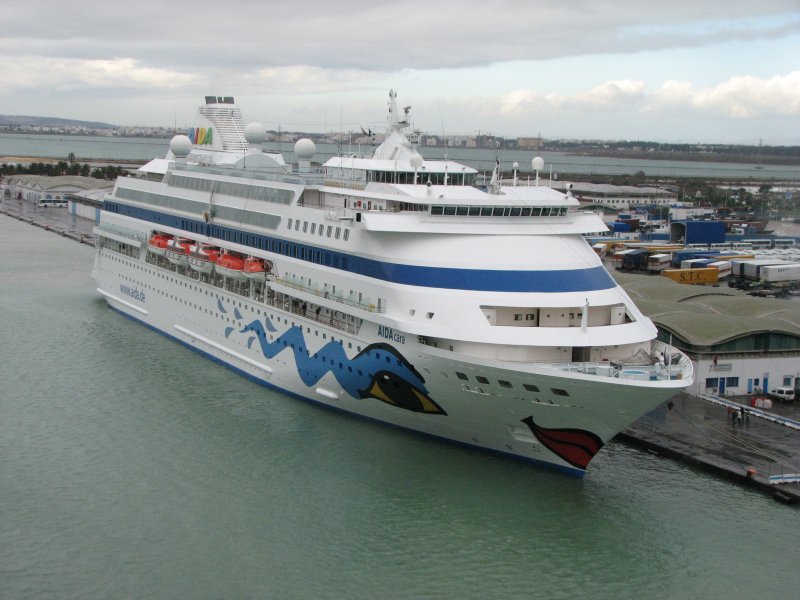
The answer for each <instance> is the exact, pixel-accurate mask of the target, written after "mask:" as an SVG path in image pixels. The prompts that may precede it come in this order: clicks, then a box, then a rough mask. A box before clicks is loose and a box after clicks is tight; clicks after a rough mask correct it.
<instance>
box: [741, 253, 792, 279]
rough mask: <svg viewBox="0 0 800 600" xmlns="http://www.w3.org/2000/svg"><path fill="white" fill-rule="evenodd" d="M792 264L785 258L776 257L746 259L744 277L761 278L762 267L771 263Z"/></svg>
mask: <svg viewBox="0 0 800 600" xmlns="http://www.w3.org/2000/svg"><path fill="white" fill-rule="evenodd" d="M785 264H790V263H788V262H787V261H785V260H780V259H776V258H762V259H757V260H746V261H744V263H743V267H742V277H745V278H747V279H760V276H761V268H762V267H767V266H770V265H785Z"/></svg>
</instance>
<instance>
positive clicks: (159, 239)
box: [147, 231, 172, 256]
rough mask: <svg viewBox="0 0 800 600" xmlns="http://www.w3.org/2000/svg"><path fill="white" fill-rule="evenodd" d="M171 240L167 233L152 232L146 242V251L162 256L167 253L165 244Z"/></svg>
mask: <svg viewBox="0 0 800 600" xmlns="http://www.w3.org/2000/svg"><path fill="white" fill-rule="evenodd" d="M171 239H172V236H171V235H169V234H168V233H160V232H158V231H154V232H153V235H151V236H150V238H149V239H148V240H147V250H148V251H150V252H151V253H153V254H157V255H159V256H164V254H166V252H167V243H169V241H170V240H171Z"/></svg>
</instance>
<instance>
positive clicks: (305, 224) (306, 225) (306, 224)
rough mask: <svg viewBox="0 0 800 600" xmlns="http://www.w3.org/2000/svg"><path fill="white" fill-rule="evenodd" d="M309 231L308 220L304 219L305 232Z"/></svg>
mask: <svg viewBox="0 0 800 600" xmlns="http://www.w3.org/2000/svg"><path fill="white" fill-rule="evenodd" d="M306 231H308V221H303V233H305V232H306Z"/></svg>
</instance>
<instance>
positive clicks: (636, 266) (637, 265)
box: [621, 248, 649, 271]
mask: <svg viewBox="0 0 800 600" xmlns="http://www.w3.org/2000/svg"><path fill="white" fill-rule="evenodd" d="M648 256H649V255H648V253H647V250H642V249H641V248H638V249H636V250H632V251H631V252H628V253H627V254H625V255H624V256H623V257H622V267H621V268H622V269H624V270H625V271H641V270H643V269H645V268H646V267H647V257H648Z"/></svg>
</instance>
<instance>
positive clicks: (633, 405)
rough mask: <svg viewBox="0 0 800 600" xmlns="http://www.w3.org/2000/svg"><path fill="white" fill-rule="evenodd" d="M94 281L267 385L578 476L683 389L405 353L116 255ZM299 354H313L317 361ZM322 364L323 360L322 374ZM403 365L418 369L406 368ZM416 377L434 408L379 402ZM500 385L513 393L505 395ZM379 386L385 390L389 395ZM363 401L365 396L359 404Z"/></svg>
mask: <svg viewBox="0 0 800 600" xmlns="http://www.w3.org/2000/svg"><path fill="white" fill-rule="evenodd" d="M142 254H143V255H144V252H143V253H142ZM94 273H95V278H96V281H97V286H98V287H97V289H98V292H99V293H100V294H102V295H103V296H104V297H105V299H106V300H107V302H108V304H109V305H110V306H111V307H112V308H114V309H115V310H117V311H119V312H121V313H124V314H125V315H127V316H129V317H131V318H133V319H134V320H136V321H139V322H141V323H143V324H145V325H147V326H149V327H151V328H153V329H156V330H158V331H160V332H161V333H163V334H165V335H167V336H168V337H170V338H173V339H175V340H177V341H178V342H180V343H182V344H183V345H185V346H187V347H189V348H191V349H193V350H195V351H197V352H199V353H201V354H204V355H207V356H209V357H211V358H213V359H215V360H217V361H219V362H221V363H223V364H225V365H227V366H229V367H231V368H233V369H234V370H236V371H239V372H241V373H242V374H244V375H246V376H248V377H250V378H251V379H254V380H256V381H258V382H259V383H262V384H263V385H265V386H267V387H270V388H273V389H276V390H280V391H283V392H288V393H290V394H292V395H295V396H299V397H302V398H304V399H306V400H309V401H311V402H315V403H318V404H322V405H325V406H329V407H332V408H335V409H337V410H342V411H346V412H349V413H353V414H356V415H359V416H362V417H366V418H369V419H372V420H375V421H380V422H382V423H386V424H389V425H393V426H396V427H400V428H403V429H408V430H412V431H416V432H420V433H423V434H427V435H430V436H435V437H438V438H442V439H445V440H449V441H452V442H457V443H460V444H465V445H468V446H475V447H478V448H481V449H484V450H489V451H493V452H497V453H502V454H507V455H511V456H513V457H515V458H519V459H523V460H526V461H531V462H537V463H544V464H546V465H548V466H551V467H555V468H557V469H560V470H563V471H566V472H569V473H571V474H575V475H582V474H583V473H584V472H585V469H586V466H587V465H588V462H589V461H590V460H591V458H592V457H593V456H594V455H595V453H596V452H597V451H598V450H600V448H601V447H602V445H603V444H604V443H605V442H607V441H608V440H609V439H610V438H612V437H613V436H614V435H616V434H617V433H618V432H619V431H620V430H621V429H624V428H625V427H627V426H628V424H630V422H632V421H633V420H635V419H636V418H637V417H638V416H640V415H643V414H646V413H647V412H649V411H650V410H652V409H654V408H655V407H657V406H658V405H659V404H661V403H662V402H664V401H665V400H666V399H668V398H669V397H671V396H672V395H674V394H675V393H676V391H677V390H676V385H675V382H674V381H669V380H667V381H665V382H663V383H664V385H663V386H662V387H661V388H660V389H653V384H652V382H649V381H647V382H644V381H638V380H636V379H618V378H609V377H607V376H605V375H591V374H581V373H569V372H563V371H559V370H553V369H548V368H545V367H540V368H537V367H535V366H529V367H527V368H521V367H520V366H519V365H511V364H503V363H500V362H498V361H476V360H475V359H474V358H471V357H466V356H459V355H454V354H453V353H451V352H447V351H443V350H438V349H435V348H430V347H428V346H425V345H422V344H419V343H417V342H416V341H414V340H412V339H410V338H409V337H405V336H403V335H402V333H401V332H397V333H396V334H395V337H396V339H397V340H400V343H392V342H388V341H387V340H386V339H383V338H382V337H379V336H378V335H377V334H376V333H375V332H376V331H377V330H378V326H375V325H374V324H373V325H371V326H370V324H368V323H366V322H365V323H364V325H363V326H362V328H361V331H362V332H363V333H364V334H367V333H369V332H372V334H373V335H371V336H367V335H362V336H360V337H355V336H352V335H348V334H347V333H344V332H342V331H341V330H340V329H337V328H335V327H331V326H330V325H329V324H327V323H325V322H324V319H323V320H322V321H318V320H317V319H316V317H315V315H313V314H306V315H302V314H296V313H295V312H293V311H292V310H283V309H281V308H279V307H276V306H270V305H268V304H265V303H264V302H263V301H260V300H256V299H253V298H245V297H243V296H242V295H241V294H238V293H231V292H227V291H225V290H224V289H221V288H220V287H217V286H215V285H212V284H210V283H205V282H202V281H199V280H198V279H197V278H195V277H192V276H191V274H192V272H191V271H190V270H188V269H186V270H184V271H182V273H183V274H181V272H180V270H176V271H175V272H172V271H167V273H166V276H165V271H164V268H162V267H158V266H154V265H152V264H150V263H148V262H146V261H145V260H144V259H143V258H139V257H125V258H120V256H119V255H118V254H117V253H114V252H111V251H108V250H102V249H101V250H99V251H98V255H97V260H96V264H95V269H94ZM177 295H180V297H181V298H182V300H183V302H182V303H181V304H180V305H178V306H176V304H175V302H174V300H172V299H171V298H173V297H175V296H177ZM271 329H274V331H271ZM262 336H263V337H262ZM283 340H289V342H288V345H287V346H285V347H278V348H277V351H275V349H274V348H273V349H272V350H269V348H270V346H271V345H273V346H274V345H276V344H281V343H282V341H283ZM262 342H263V344H262ZM292 343H294V344H295V346H296V347H295V349H292V347H291V344H292ZM300 344H305V347H306V348H307V350H308V354H309V355H310V356H309V357H305V356H304V353H303V351H302V349H301V348H300V347H299V346H300ZM370 346H371V347H372V348H373V349H374V351H375V352H377V353H378V356H379V357H378V358H369V359H363V360H361V361H359V359H358V355H359V350H364V349H366V348H368V347H370ZM265 348H268V350H267V351H265ZM326 349H327V350H329V351H330V350H331V349H341V357H340V356H339V352H333V353H331V356H328V357H325V356H324V355H325V350H326ZM273 352H275V354H274V355H273ZM315 354H316V355H318V358H317V360H314V359H313V357H314V356H315ZM361 356H362V357H363V356H364V355H363V354H362V355H361ZM331 357H333V359H334V364H331V362H330V361H331ZM340 358H341V360H340ZM323 359H324V360H325V361H327V362H325V363H323V364H322V365H320V364H319V362H320V360H323ZM387 360H388V361H389V362H387ZM404 361H407V362H408V366H409V367H411V368H410V369H406V367H405V364H400V363H404ZM308 362H314V363H317V364H316V367H315V368H316V372H315V373H314V374H310V375H308V376H306V378H305V379H304V378H303V377H302V376H301V372H306V371H308V370H309V364H307V363H308ZM340 365H341V366H340ZM398 366H399V367H400V368H399V369H398ZM348 369H351V370H348ZM383 370H387V372H388V373H390V374H391V373H392V371H393V370H395V371H397V372H398V377H397V378H393V380H383V379H382V378H381V376H380V375H378V376H377V377H376V374H379V373H381V372H382V371H383ZM408 371H411V373H412V374H413V373H414V372H415V373H416V374H418V375H419V377H420V379H421V380H422V383H421V385H420V387H421V388H422V390H424V391H425V392H427V393H426V394H425V397H426V398H423V399H421V401H419V402H417V401H418V400H419V399H418V398H416V397H414V396H412V397H411V401H410V402H409V405H412V406H411V408H408V407H405V408H404V407H401V406H399V405H398V404H396V403H393V402H392V401H391V400H392V398H391V397H390V398H389V400H388V401H387V400H385V399H381V398H380V397H381V396H383V395H384V392H386V393H391V392H392V390H393V389H394V388H395V387H396V386H397V385H405V383H404V381H403V377H409V374H408ZM359 372H360V373H361V375H359ZM460 372H465V373H469V374H470V375H474V374H475V373H479V374H480V375H481V376H482V377H485V378H486V379H488V380H489V381H490V383H489V384H485V385H484V384H480V385H476V384H474V383H472V384H468V383H465V382H464V381H462V380H460V379H459V378H458V377H457V375H456V373H460ZM319 373H322V375H321V376H319V377H318V378H317V375H319ZM343 373H345V374H344V375H343ZM370 375H371V377H370ZM412 376H413V375H412ZM353 378H354V379H358V380H359V381H352V379H353ZM471 379H472V378H471ZM472 380H473V381H474V379H472ZM499 381H503V382H507V383H508V384H510V387H508V388H506V387H501V386H500V385H499V384H498V382H499ZM529 381H535V382H536V386H537V387H538V388H539V392H530V391H527V390H526V389H525V388H524V387H523V383H524V382H529ZM343 383H345V385H343ZM413 383H414V384H416V383H417V382H413ZM382 385H383V386H384V387H385V388H388V389H386V390H382V389H381V386H382ZM376 386H377V387H376ZM348 388H349V389H350V391H348ZM353 390H358V391H360V392H361V393H360V394H359V393H355V394H353V393H352V392H353ZM553 390H560V391H559V392H558V394H556V393H554V391H553ZM405 392H406V393H411V394H412V395H413V393H414V392H413V389H410V390H405ZM364 394H369V395H365V396H364V397H360V396H361V395H364ZM560 394H566V395H560ZM406 395H407V394H406ZM400 397H401V399H402V398H403V397H404V394H403V393H402V392H401V394H400ZM401 401H402V400H400V401H397V400H395V402H401ZM426 411H427V412H426ZM537 426H538V427H540V428H542V430H540V431H538V435H537V432H535V431H534V430H533V427H537ZM547 430H553V431H555V433H548V431H547Z"/></svg>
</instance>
